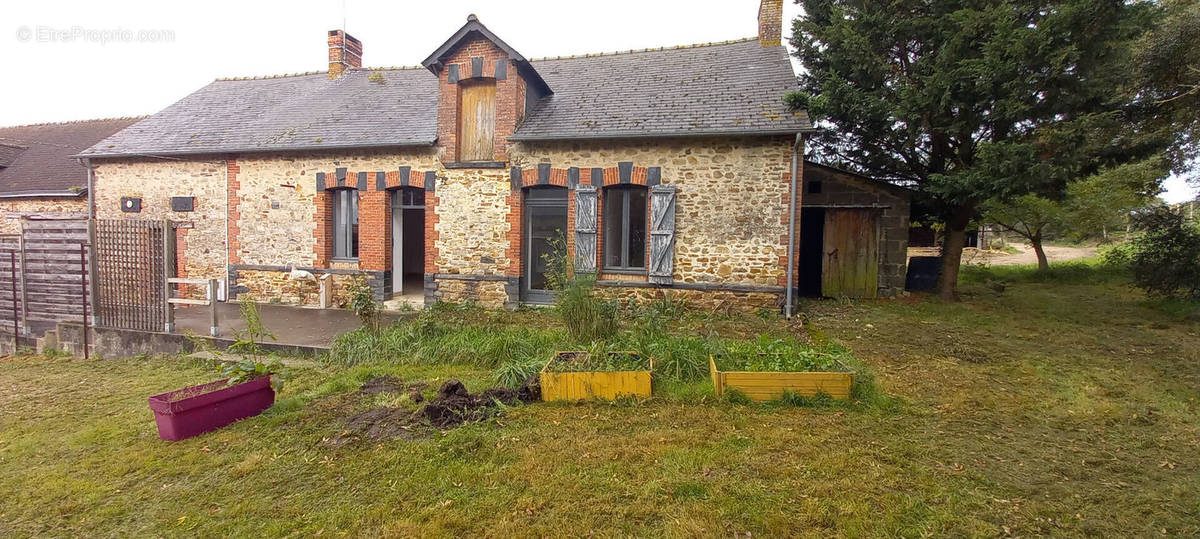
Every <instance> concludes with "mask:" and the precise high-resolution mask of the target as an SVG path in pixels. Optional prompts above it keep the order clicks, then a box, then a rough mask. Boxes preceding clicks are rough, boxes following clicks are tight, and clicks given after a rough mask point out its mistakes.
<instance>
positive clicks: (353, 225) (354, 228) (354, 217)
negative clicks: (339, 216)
mask: <svg viewBox="0 0 1200 539" xmlns="http://www.w3.org/2000/svg"><path fill="white" fill-rule="evenodd" d="M346 196H347V197H349V198H350V251H351V253H352V254H351V255H350V257H351V258H358V191H352V190H349V189H347V190H346Z"/></svg>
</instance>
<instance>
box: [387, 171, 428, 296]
mask: <svg viewBox="0 0 1200 539" xmlns="http://www.w3.org/2000/svg"><path fill="white" fill-rule="evenodd" d="M391 205H392V297H393V298H405V299H410V298H412V299H414V301H419V302H421V303H423V302H424V296H425V190H424V189H420V188H415V187H401V188H400V189H396V190H395V191H392V199H391Z"/></svg>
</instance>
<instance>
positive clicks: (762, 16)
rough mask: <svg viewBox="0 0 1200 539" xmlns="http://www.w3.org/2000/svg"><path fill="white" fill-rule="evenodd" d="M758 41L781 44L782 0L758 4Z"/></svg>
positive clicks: (770, 44) (765, 0)
mask: <svg viewBox="0 0 1200 539" xmlns="http://www.w3.org/2000/svg"><path fill="white" fill-rule="evenodd" d="M758 42H759V43H762V46H764V47H778V46H780V45H782V44H783V0H762V3H761V4H759V5H758ZM331 58H332V57H331Z"/></svg>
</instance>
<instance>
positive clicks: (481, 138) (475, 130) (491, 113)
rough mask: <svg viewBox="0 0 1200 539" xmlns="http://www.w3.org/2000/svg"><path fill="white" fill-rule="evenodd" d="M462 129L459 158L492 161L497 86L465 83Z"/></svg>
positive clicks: (493, 156)
mask: <svg viewBox="0 0 1200 539" xmlns="http://www.w3.org/2000/svg"><path fill="white" fill-rule="evenodd" d="M461 110H462V123H461V125H462V128H461V131H462V132H461V133H460V138H459V140H460V146H459V160H461V161H491V160H493V159H495V153H494V152H493V151H492V135H493V133H494V132H495V125H496V85H495V84H489V83H481V84H464V85H463V86H462V109H461Z"/></svg>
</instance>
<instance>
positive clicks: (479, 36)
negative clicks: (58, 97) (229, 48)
mask: <svg viewBox="0 0 1200 539" xmlns="http://www.w3.org/2000/svg"><path fill="white" fill-rule="evenodd" d="M782 10H783V2H782V0H763V1H762V2H761V5H760V9H759V12H758V21H759V36H757V37H755V38H750V39H743V40H737V41H728V42H722V43H708V44H703V45H688V46H680V47H672V48H663V49H653V50H638V51H627V52H620V53H601V54H589V55H585V56H575V57H558V58H543V59H528V58H526V57H525V56H523V55H522V54H521V53H520V52H518V51H516V50H514V49H513V48H512V47H510V46H509V45H508V44H506V43H505V42H504V40H502V39H501V38H500V37H499V36H497V35H496V34H494V33H493V32H492V31H491V30H489V29H488V28H487V27H485V26H484V25H483V24H482V23H481V22H480V21H479V20H478V19H477V18H476V17H475V16H470V17H468V19H467V22H466V24H465V25H464V26H463V27H462V28H461V29H459V30H458V31H457V32H456V33H454V34H453V35H452V36H450V37H449V39H447V40H446V41H445V43H442V44H441V45H440V46H437V47H436V48H434V49H433V52H432V53H431V54H429V55H428V57H427V58H426V59H425V60H424V61H423V62H422V63H421V65H420V66H419V67H399V68H396V67H391V68H364V67H362V60H361V58H362V54H363V43H362V42H360V41H359V40H357V39H355V38H354V37H352V36H350V35H347V34H346V33H345V32H343V31H341V30H333V31H330V32H329V33H328V36H327V42H328V45H329V57H328V65H329V69H328V71H322V72H314V73H304V74H296V75H281V76H270V77H255V78H242V79H219V80H217V81H214V82H213V83H211V84H209V85H208V86H205V87H204V88H201V89H200V90H198V91H196V92H195V93H193V94H191V95H189V96H187V97H185V98H183V99H182V100H180V101H179V102H177V103H175V104H174V105H171V106H170V107H168V108H166V109H165V110H163V111H161V112H159V113H157V114H154V115H153V116H150V117H149V118H147V119H145V120H142V121H140V122H138V123H136V124H134V125H132V126H129V127H128V128H126V129H124V130H122V131H120V132H119V133H117V134H115V135H113V136H111V137H109V138H107V139H105V140H103V141H101V142H100V143H98V144H96V145H94V146H92V147H91V148H89V149H88V150H87V151H84V152H82V153H81V154H80V157H81V158H84V159H85V161H86V162H87V164H88V165H89V167H90V170H91V171H92V177H91V186H92V188H93V189H94V212H95V215H96V217H98V218H100V219H123V218H130V219H160V220H161V219H168V220H172V221H175V222H177V223H178V225H179V226H178V227H177V230H176V234H177V237H176V246H177V247H176V248H177V255H176V256H177V264H176V265H177V268H178V269H177V272H178V273H179V274H180V276H184V277H194V278H216V279H220V280H222V282H223V283H225V285H226V287H227V290H228V296H229V298H231V299H237V298H249V299H254V300H258V301H278V302H283V303H293V304H314V303H316V302H317V296H318V294H317V286H316V284H315V283H313V282H311V281H307V280H297V279H292V278H291V277H290V275H293V274H294V273H292V270H294V269H300V270H304V271H307V272H310V273H312V274H314V275H316V276H323V275H326V274H329V275H332V277H330V278H331V279H333V281H334V283H335V285H334V291H335V294H338V293H341V290H343V289H344V288H343V287H344V286H345V284H346V283H347V281H348V280H350V279H365V280H366V281H368V282H369V283H370V284H371V286H372V287H373V289H374V291H375V294H376V297H377V299H379V300H381V301H382V300H390V299H393V298H397V299H401V300H404V301H411V302H414V303H420V304H426V305H428V304H430V303H433V302H436V301H439V300H443V301H466V300H471V301H475V302H478V303H480V304H483V305H487V306H492V307H508V308H512V307H515V306H517V305H519V304H522V303H535V304H536V303H545V302H548V301H550V300H551V299H552V296H551V293H550V292H549V291H548V290H547V282H546V277H547V276H546V272H547V263H546V258H545V257H544V255H546V254H547V253H550V252H552V251H553V250H554V248H555V247H554V246H555V245H556V244H557V242H556V238H562V241H563V243H565V250H566V251H567V252H569V253H571V254H572V256H573V260H574V264H575V268H576V270H577V271H584V272H596V273H597V276H598V282H599V284H600V286H601V287H602V288H603V290H605V291H606V292H608V293H611V294H612V295H614V296H617V297H622V298H627V299H637V300H643V299H647V298H653V297H660V296H662V295H664V294H669V295H671V296H672V297H674V298H676V299H680V300H684V301H688V302H693V303H698V304H701V305H706V306H720V305H726V306H730V307H737V308H749V309H756V308H771V309H776V308H779V307H780V306H782V305H783V304H784V303H785V302H786V300H787V299H788V298H789V297H790V294H789V293H788V290H789V287H788V283H789V282H791V283H793V284H795V283H799V282H800V281H801V275H806V272H807V274H808V275H811V274H812V273H813V272H814V271H818V269H817V268H815V267H807V268H803V267H800V261H801V259H802V258H804V256H803V255H802V251H803V249H804V248H803V247H802V246H801V245H800V243H801V239H802V238H803V237H806V236H804V235H803V232H802V229H803V228H804V227H805V226H807V225H806V224H805V223H806V222H808V221H810V220H813V219H817V217H807V218H805V217H802V216H801V208H802V204H803V199H805V198H807V197H817V198H814V200H822V201H823V202H822V203H821V204H819V205H817V206H819V207H817V206H813V207H812V208H811V209H812V210H813V213H812V214H811V215H817V213H820V217H819V219H821V220H822V222H823V223H824V224H823V225H822V231H821V234H819V235H814V236H812V237H811V238H810V239H809V240H808V241H809V242H810V245H808V248H809V251H811V252H809V251H804V252H806V253H809V254H810V255H812V253H816V254H815V255H813V256H812V257H811V258H812V259H811V260H809V263H810V264H811V263H816V264H817V265H818V266H819V267H820V270H819V273H818V274H822V275H824V277H822V279H824V280H825V281H828V282H829V283H831V284H829V285H828V286H825V287H823V288H822V289H821V290H820V291H813V293H814V294H826V295H856V296H868V297H870V296H876V295H885V296H886V295H893V294H895V293H896V292H897V291H898V290H900V289H901V288H902V286H903V281H904V255H903V253H904V250H905V247H906V241H907V213H908V204H907V197H906V196H905V195H904V194H903V193H901V192H900V190H897V189H894V188H890V187H883V186H881V184H879V183H878V182H874V181H872V180H869V179H865V178H860V177H854V176H853V175H850V174H846V173H840V172H838V171H833V172H831V173H829V177H828V178H826V179H824V180H821V179H818V180H816V184H818V186H820V185H822V184H823V185H824V186H825V190H824V191H823V192H822V191H821V189H820V187H818V188H817V189H818V190H817V191H813V190H812V185H813V183H812V182H807V181H806V182H805V183H807V184H808V185H809V189H808V191H807V192H806V191H805V189H804V188H803V187H802V186H801V182H800V181H793V178H797V179H799V178H801V177H802V176H801V175H802V174H803V175H804V176H803V177H804V178H806V179H807V177H808V176H807V175H808V169H809V166H810V165H807V164H805V163H804V160H803V152H804V140H805V135H806V133H809V132H811V130H812V129H813V126H812V125H811V123H810V121H809V118H808V117H807V115H806V114H805V113H804V112H794V111H790V110H788V108H787V107H786V106H785V105H784V102H783V96H784V94H785V93H787V92H788V91H791V90H794V89H795V88H796V80H795V74H794V72H793V71H792V67H791V64H790V62H789V57H788V53H787V50H786V49H785V48H784V47H783V46H782V43H781V37H782V36H781V34H782V28H783V20H782ZM747 15H748V16H749V14H747ZM614 81H619V83H614ZM822 170H824V169H822ZM803 207H804V208H805V210H806V211H807V210H809V209H810V205H803ZM817 210H819V211H817ZM813 222H815V221H813ZM843 230H844V231H847V232H846V233H843V232H842V231H843ZM826 247H828V249H827V248H826ZM822 253H826V254H824V255H823V254H822ZM830 253H832V254H830ZM814 261H815V262H814Z"/></svg>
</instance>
